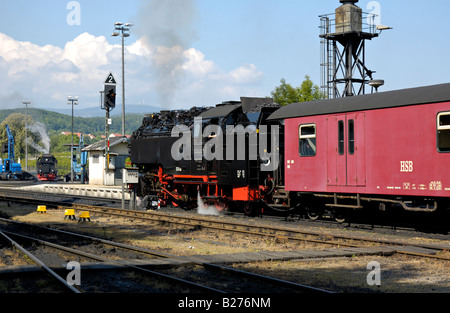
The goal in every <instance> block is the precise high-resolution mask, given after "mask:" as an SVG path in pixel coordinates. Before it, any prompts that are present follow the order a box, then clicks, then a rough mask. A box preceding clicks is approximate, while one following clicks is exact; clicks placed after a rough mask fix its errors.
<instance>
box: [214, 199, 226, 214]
mask: <svg viewBox="0 0 450 313" xmlns="http://www.w3.org/2000/svg"><path fill="white" fill-rule="evenodd" d="M214 206H215V207H216V209H217V211H219V212H224V211H227V210H228V200H227V199H226V198H223V199H219V200H217V201H215V202H214Z"/></svg>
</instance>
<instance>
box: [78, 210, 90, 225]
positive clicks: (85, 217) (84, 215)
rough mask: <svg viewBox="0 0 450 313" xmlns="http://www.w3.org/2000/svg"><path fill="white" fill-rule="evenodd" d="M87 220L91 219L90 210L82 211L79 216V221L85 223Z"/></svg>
mask: <svg viewBox="0 0 450 313" xmlns="http://www.w3.org/2000/svg"><path fill="white" fill-rule="evenodd" d="M86 221H89V222H90V221H91V217H90V215H89V211H82V212H81V213H80V216H79V220H78V223H84V222H86Z"/></svg>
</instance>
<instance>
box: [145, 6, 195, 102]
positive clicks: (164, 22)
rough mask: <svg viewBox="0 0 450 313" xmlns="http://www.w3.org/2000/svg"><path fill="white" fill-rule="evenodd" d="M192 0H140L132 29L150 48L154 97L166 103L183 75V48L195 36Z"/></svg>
mask: <svg viewBox="0 0 450 313" xmlns="http://www.w3.org/2000/svg"><path fill="white" fill-rule="evenodd" d="M196 16H197V7H196V5H195V1H194V0H183V1H179V0H145V1H141V5H140V9H139V13H138V16H137V19H138V21H139V22H138V23H137V25H136V26H137V27H136V32H137V34H138V35H140V36H142V37H144V38H145V39H146V40H148V44H149V45H150V46H151V47H154V68H153V69H152V72H153V73H154V75H155V76H156V79H157V82H156V85H157V86H156V87H157V88H156V90H157V97H158V100H159V101H160V103H161V104H162V105H165V106H170V105H171V103H172V101H173V98H174V96H175V93H176V91H177V89H178V86H179V84H180V82H181V79H182V78H183V77H184V70H183V64H184V62H185V60H186V58H185V56H184V50H186V49H187V48H190V45H191V43H192V42H193V40H194V39H195V38H196V37H197V36H196V33H195V30H194V21H195V20H196Z"/></svg>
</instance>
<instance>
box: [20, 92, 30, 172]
mask: <svg viewBox="0 0 450 313" xmlns="http://www.w3.org/2000/svg"><path fill="white" fill-rule="evenodd" d="M22 104H25V115H26V116H25V171H26V172H28V125H27V119H28V105H29V104H31V100H22Z"/></svg>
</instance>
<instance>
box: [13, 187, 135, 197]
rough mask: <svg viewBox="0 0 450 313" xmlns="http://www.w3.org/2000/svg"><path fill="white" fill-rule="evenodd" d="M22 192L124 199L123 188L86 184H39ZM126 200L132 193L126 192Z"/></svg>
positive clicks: (22, 188) (24, 188)
mask: <svg viewBox="0 0 450 313" xmlns="http://www.w3.org/2000/svg"><path fill="white" fill-rule="evenodd" d="M18 189H20V190H30V191H34V192H42V193H52V194H63V195H73V196H83V197H94V198H107V199H118V200H121V199H122V187H121V186H100V185H86V184H39V185H32V186H24V187H18ZM124 196H125V197H124V198H125V200H130V193H128V192H127V191H125V194H124Z"/></svg>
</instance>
